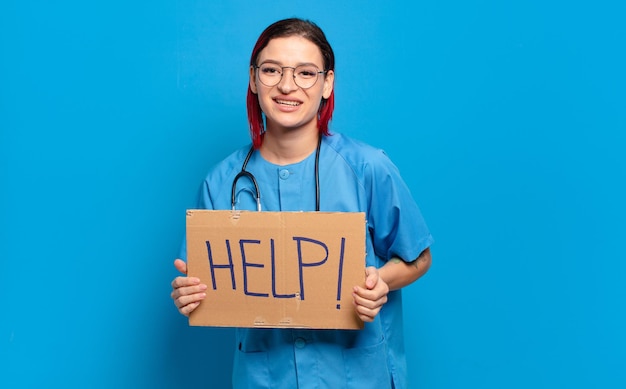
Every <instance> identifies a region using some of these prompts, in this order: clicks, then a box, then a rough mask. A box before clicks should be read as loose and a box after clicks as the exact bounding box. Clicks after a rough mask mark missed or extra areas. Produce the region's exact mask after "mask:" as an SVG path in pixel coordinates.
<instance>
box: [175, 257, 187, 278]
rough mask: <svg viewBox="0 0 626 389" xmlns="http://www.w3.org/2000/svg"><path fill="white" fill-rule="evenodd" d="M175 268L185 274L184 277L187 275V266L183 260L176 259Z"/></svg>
mask: <svg viewBox="0 0 626 389" xmlns="http://www.w3.org/2000/svg"><path fill="white" fill-rule="evenodd" d="M174 267H175V268H176V270H178V271H179V272H181V273H183V274H184V275H187V264H186V263H185V261H183V260H182V259H176V260H175V261H174Z"/></svg>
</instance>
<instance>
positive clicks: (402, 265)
mask: <svg viewBox="0 0 626 389" xmlns="http://www.w3.org/2000/svg"><path fill="white" fill-rule="evenodd" d="M431 262H432V257H431V255H430V248H426V250H424V251H422V253H421V254H420V255H419V256H418V257H417V259H415V260H413V261H411V262H404V261H403V260H401V259H400V258H391V260H389V261H388V262H387V263H386V264H385V265H384V266H383V267H381V268H380V269H378V272H379V274H380V278H382V279H383V280H384V281H385V282H386V283H387V285H388V286H389V290H397V289H400V288H403V287H405V286H407V285H410V284H412V283H413V282H415V281H417V279H418V278H420V277H421V276H423V275H424V274H426V272H427V271H428V269H429V268H430V264H431Z"/></svg>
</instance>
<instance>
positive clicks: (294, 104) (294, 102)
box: [276, 100, 300, 107]
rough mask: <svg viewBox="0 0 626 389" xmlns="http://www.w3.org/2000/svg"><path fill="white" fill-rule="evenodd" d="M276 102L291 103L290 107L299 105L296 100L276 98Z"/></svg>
mask: <svg viewBox="0 0 626 389" xmlns="http://www.w3.org/2000/svg"><path fill="white" fill-rule="evenodd" d="M276 102H277V103H278V104H284V105H291V106H292V107H295V106H298V105H300V103H298V102H297V101H287V100H276Z"/></svg>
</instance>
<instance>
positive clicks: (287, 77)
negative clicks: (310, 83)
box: [278, 67, 298, 94]
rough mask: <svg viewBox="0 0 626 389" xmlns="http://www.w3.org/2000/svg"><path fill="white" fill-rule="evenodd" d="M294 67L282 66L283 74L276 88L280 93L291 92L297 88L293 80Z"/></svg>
mask: <svg viewBox="0 0 626 389" xmlns="http://www.w3.org/2000/svg"><path fill="white" fill-rule="evenodd" d="M295 71H296V70H295V69H294V68H288V67H285V68H283V75H282V77H281V79H280V82H279V83H278V89H279V90H280V92H281V93H284V94H288V93H289V92H293V91H295V90H296V89H298V85H296V80H295V74H294V72H295Z"/></svg>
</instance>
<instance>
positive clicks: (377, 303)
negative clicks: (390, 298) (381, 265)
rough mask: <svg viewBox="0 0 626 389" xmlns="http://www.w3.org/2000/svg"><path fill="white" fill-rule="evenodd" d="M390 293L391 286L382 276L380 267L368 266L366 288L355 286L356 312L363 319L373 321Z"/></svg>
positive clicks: (353, 294)
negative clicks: (379, 270)
mask: <svg viewBox="0 0 626 389" xmlns="http://www.w3.org/2000/svg"><path fill="white" fill-rule="evenodd" d="M388 293H389V286H388V285H387V283H386V282H385V281H384V280H383V279H382V278H381V277H380V273H379V272H378V269H376V268H375V267H373V266H370V267H367V268H366V269H365V288H363V287H360V286H355V287H354V292H353V293H352V296H353V297H354V305H355V307H356V312H357V314H358V315H359V317H360V318H361V320H363V321H365V322H371V321H373V320H374V318H375V317H376V315H378V312H380V309H381V308H382V306H383V304H385V303H386V302H387V294H388Z"/></svg>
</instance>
